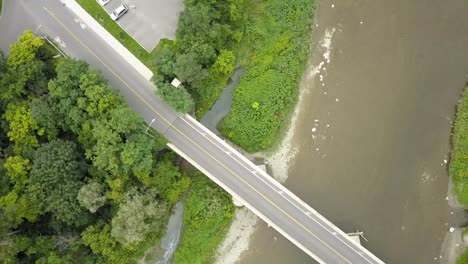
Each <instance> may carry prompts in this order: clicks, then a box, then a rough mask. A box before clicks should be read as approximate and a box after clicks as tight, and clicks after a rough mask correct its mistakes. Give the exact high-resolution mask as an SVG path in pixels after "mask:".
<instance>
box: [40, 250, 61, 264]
mask: <svg viewBox="0 0 468 264" xmlns="http://www.w3.org/2000/svg"><path fill="white" fill-rule="evenodd" d="M68 263H69V262H68V261H66V260H65V259H63V258H61V257H59V256H57V254H55V252H51V253H49V255H48V256H47V257H42V258H40V259H38V260H37V261H36V264H68Z"/></svg>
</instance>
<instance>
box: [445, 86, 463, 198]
mask: <svg viewBox="0 0 468 264" xmlns="http://www.w3.org/2000/svg"><path fill="white" fill-rule="evenodd" d="M452 147H453V150H452V156H451V160H450V167H449V171H450V175H451V176H452V177H453V182H454V185H455V193H456V195H457V198H458V200H459V201H460V202H461V203H462V204H464V205H465V206H466V207H468V84H467V85H466V87H465V91H464V93H463V96H462V99H461V102H460V103H459V104H458V107H457V116H456V119H455V127H454V131H453V138H452Z"/></svg>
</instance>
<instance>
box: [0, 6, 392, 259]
mask: <svg viewBox="0 0 468 264" xmlns="http://www.w3.org/2000/svg"><path fill="white" fill-rule="evenodd" d="M3 9H4V10H3V15H2V17H1V18H0V32H2V38H0V47H1V48H2V49H4V50H8V47H9V45H10V43H13V42H14V41H16V39H17V37H18V36H19V35H21V34H22V32H23V31H24V30H26V29H36V31H37V33H38V34H44V35H48V36H51V38H52V39H55V38H60V44H61V45H62V48H63V49H64V50H65V51H66V52H67V53H68V54H69V55H71V56H73V57H77V58H80V59H83V60H85V61H87V62H88V63H89V64H90V65H91V66H92V67H94V68H97V69H99V70H101V72H102V73H103V75H104V76H105V77H106V78H107V79H108V80H109V82H110V84H111V85H112V86H113V87H115V88H117V89H119V90H120V93H121V95H122V96H124V97H125V99H126V100H127V102H128V104H129V105H130V106H131V107H133V108H134V109H135V110H136V111H137V112H139V113H140V114H141V115H142V116H143V117H144V118H145V120H147V121H148V123H150V122H149V121H151V123H150V124H151V125H152V126H153V127H154V128H155V129H156V130H157V131H158V132H159V133H161V134H163V135H164V136H165V137H166V138H167V139H168V140H169V141H170V142H171V143H169V147H171V148H172V149H173V150H174V151H175V152H177V153H178V154H179V155H180V156H182V157H183V158H185V159H186V160H187V161H189V162H190V163H192V164H193V165H194V166H195V167H197V168H198V169H199V170H200V171H202V172H203V173H204V174H206V175H207V176H208V177H209V178H210V179H212V180H213V181H214V182H216V183H217V184H218V185H220V186H221V187H222V188H224V189H225V190H226V191H227V192H228V193H230V194H231V195H232V196H233V198H234V199H235V200H236V201H237V202H239V203H241V204H243V205H245V206H246V207H247V208H249V209H250V210H252V211H253V212H254V213H255V214H256V215H258V216H259V217H260V218H261V219H263V220H264V221H265V222H267V223H268V225H270V226H272V227H273V228H275V229H276V230H277V231H278V232H280V233H281V234H282V235H283V236H285V237H286V238H287V239H289V240H290V241H291V242H292V243H294V244H295V245H296V246H298V247H299V248H301V249H302V250H303V251H304V252H306V253H307V254H309V255H310V256H311V257H313V258H314V259H315V260H317V261H318V262H319V263H331V264H336V263H347V264H351V263H353V264H359V263H363V264H368V263H383V262H382V261H381V260H380V259H378V258H377V257H376V256H374V255H373V254H372V253H371V252H369V251H368V250H366V249H365V248H364V247H362V246H361V245H359V244H358V243H356V242H354V241H352V240H351V239H350V238H349V237H348V236H347V235H346V234H345V233H344V232H343V231H341V230H340V229H339V228H338V227H336V226H335V225H334V224H333V223H331V222H330V221H328V220H327V219H326V218H325V217H323V216H322V215H320V214H319V213H318V212H317V211H315V210H314V209H313V208H311V207H310V206H308V205H307V204H306V203H304V202H303V201H302V200H301V199H300V198H298V197H297V196H296V195H294V194H293V193H292V192H290V191H289V190H288V189H286V188H285V187H284V186H283V185H281V184H280V183H278V182H277V181H276V180H274V179H273V178H272V177H270V176H269V175H268V174H267V173H266V172H264V171H263V170H261V169H259V168H258V167H257V166H256V165H254V164H253V163H252V162H250V161H249V160H248V159H246V158H245V157H244V156H242V155H241V154H240V153H239V152H237V151H236V150H235V149H233V148H232V147H231V146H229V145H228V144H226V143H225V142H224V141H223V140H222V139H220V138H219V137H217V136H216V135H214V134H213V133H212V132H211V131H209V130H208V129H207V128H205V127H204V126H203V125H201V124H200V123H199V122H197V121H196V120H195V119H194V118H192V117H191V116H189V115H181V114H178V113H176V112H174V111H173V110H172V109H171V108H169V107H168V106H166V104H165V103H163V102H162V101H161V100H160V99H159V98H158V97H157V96H155V95H154V86H153V84H152V83H151V82H150V81H148V79H147V77H146V78H145V74H142V71H139V69H138V65H137V66H135V64H134V63H132V61H133V62H134V61H135V58H134V57H131V56H133V55H131V54H130V55H129V54H128V53H125V51H123V50H122V47H117V46H115V45H119V44H118V43H117V44H116V43H115V42H117V41H115V39H114V40H112V39H109V36H108V35H109V34H108V33H107V31H105V30H103V29H102V27H101V28H99V27H100V26H99V24H97V22H96V21H94V20H92V18H90V17H89V15H88V14H87V13H85V12H83V10H81V11H80V7H79V6H78V5H77V4H76V2H75V1H73V0H62V1H58V0H40V1H39V0H6V1H4V6H3ZM77 18H79V21H80V23H86V24H87V27H86V28H85V27H83V26H81V25H80V24H77V22H76V21H77ZM96 24H97V25H96ZM153 119H154V122H153V121H152V120H153Z"/></svg>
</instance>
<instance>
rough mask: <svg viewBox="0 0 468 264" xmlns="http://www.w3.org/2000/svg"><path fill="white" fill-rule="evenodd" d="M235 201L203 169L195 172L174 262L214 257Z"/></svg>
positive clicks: (192, 262)
mask: <svg viewBox="0 0 468 264" xmlns="http://www.w3.org/2000/svg"><path fill="white" fill-rule="evenodd" d="M233 214H234V205H233V204H232V200H231V197H230V195H229V194H227V193H226V192H224V191H223V190H222V189H221V188H220V187H218V186H216V185H215V184H214V183H213V182H211V181H210V180H209V179H208V178H206V176H204V175H202V174H201V173H197V174H196V175H194V177H193V179H192V187H191V190H190V194H189V197H188V199H187V201H186V202H185V204H184V220H183V221H184V226H185V228H184V230H183V234H182V242H181V244H180V246H179V248H178V249H177V250H176V253H175V263H178V264H185V263H190V264H202V263H209V262H210V261H212V256H213V254H214V253H215V251H216V248H217V246H218V244H219V243H220V242H221V241H222V239H223V238H224V236H225V235H226V232H227V230H228V228H229V225H230V224H231V222H232V218H233Z"/></svg>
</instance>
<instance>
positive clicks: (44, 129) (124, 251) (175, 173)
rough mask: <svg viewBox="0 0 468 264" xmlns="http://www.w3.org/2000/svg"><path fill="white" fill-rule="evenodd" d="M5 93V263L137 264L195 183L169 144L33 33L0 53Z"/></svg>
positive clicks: (0, 134)
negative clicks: (55, 57) (54, 58)
mask: <svg viewBox="0 0 468 264" xmlns="http://www.w3.org/2000/svg"><path fill="white" fill-rule="evenodd" d="M50 65H53V66H54V67H51V66H50ZM0 87H1V88H2V93H1V94H0V116H1V118H0V259H1V262H2V263H44V264H45V263H80V264H81V263H122V264H124V263H125V264H128V263H135V259H136V258H138V257H140V256H141V255H142V254H143V252H144V250H145V249H146V248H148V247H149V246H152V245H153V244H154V243H155V241H156V240H157V239H158V238H160V237H161V236H162V234H163V233H164V226H165V223H166V220H167V217H168V214H169V212H170V210H169V209H170V207H171V206H172V205H173V204H174V203H175V201H176V200H178V198H179V196H180V195H181V194H182V193H183V192H184V191H185V190H186V189H187V188H188V186H189V183H190V180H189V178H188V177H187V176H185V174H183V173H181V172H180V171H179V169H178V167H177V166H175V164H174V162H173V161H174V157H175V156H174V155H173V154H172V153H171V152H170V151H169V150H168V149H166V147H165V140H164V139H163V138H162V137H161V136H160V135H157V136H156V139H154V138H153V137H150V136H148V135H147V134H146V133H145V129H144V127H143V126H142V124H143V120H142V118H141V117H139V116H138V115H137V114H136V113H135V112H133V111H132V110H131V109H130V108H129V107H128V106H127V104H126V103H125V102H124V100H123V98H122V97H121V96H120V95H118V93H117V92H116V91H115V90H113V89H112V88H111V87H110V86H109V85H108V84H107V82H106V81H105V80H104V79H103V78H102V76H101V74H100V73H99V72H97V71H95V70H91V69H89V68H88V65H87V64H86V63H85V62H82V61H77V60H73V59H67V58H62V59H60V60H59V61H58V62H55V63H53V64H51V56H49V55H47V52H46V51H44V42H43V41H42V40H41V39H40V38H38V37H36V36H34V35H33V33H32V32H30V31H27V32H25V34H24V35H23V36H22V37H20V38H19V42H18V43H16V44H14V45H12V46H11V50H10V54H9V56H8V57H5V56H4V55H3V54H2V53H0Z"/></svg>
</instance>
